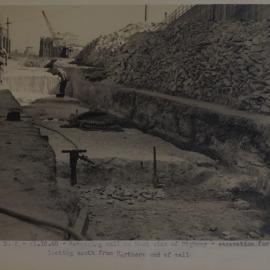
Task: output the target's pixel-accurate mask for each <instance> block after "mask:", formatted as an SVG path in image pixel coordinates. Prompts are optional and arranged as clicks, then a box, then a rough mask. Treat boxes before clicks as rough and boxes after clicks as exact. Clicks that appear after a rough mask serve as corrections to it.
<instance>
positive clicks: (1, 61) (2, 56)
mask: <svg viewBox="0 0 270 270" xmlns="http://www.w3.org/2000/svg"><path fill="white" fill-rule="evenodd" d="M4 65H5V66H7V52H6V50H5V49H4V48H0V84H3V77H4Z"/></svg>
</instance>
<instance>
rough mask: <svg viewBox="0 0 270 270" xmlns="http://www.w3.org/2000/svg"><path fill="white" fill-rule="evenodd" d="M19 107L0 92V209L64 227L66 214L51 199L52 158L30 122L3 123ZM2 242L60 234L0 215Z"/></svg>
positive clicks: (50, 152)
mask: <svg viewBox="0 0 270 270" xmlns="http://www.w3.org/2000/svg"><path fill="white" fill-rule="evenodd" d="M14 109H17V110H20V109H21V108H20V105H19V104H18V103H17V102H16V100H15V99H14V98H13V97H12V95H11V94H10V92H9V91H5V90H4V91H3V90H0V180H1V181H0V207H4V208H7V209H10V210H14V211H17V212H18V213H21V214H24V215H30V216H34V217H36V218H40V219H43V220H47V221H56V222H58V223H59V224H62V225H67V216H66V214H65V211H64V210H63V209H61V207H60V205H59V204H57V201H56V200H55V199H54V198H55V196H54V195H53V191H54V190H55V156H54V153H53V151H52V149H51V147H50V146H49V144H48V142H47V141H46V140H45V139H44V138H42V137H41V136H40V133H39V130H38V129H37V128H34V127H33V125H32V123H31V119H29V117H27V116H26V115H24V114H23V113H22V114H21V117H22V121H20V122H13V121H12V122H9V121H6V115H7V113H8V112H9V111H10V110H14ZM0 239H1V240H43V239H44V240H46V239H59V240H60V239H63V233H62V232H59V231H54V230H51V229H50V230H49V229H47V228H44V227H38V226H36V225H32V224H29V223H25V222H23V221H20V220H18V219H15V218H13V217H9V216H6V215H4V214H2V213H0Z"/></svg>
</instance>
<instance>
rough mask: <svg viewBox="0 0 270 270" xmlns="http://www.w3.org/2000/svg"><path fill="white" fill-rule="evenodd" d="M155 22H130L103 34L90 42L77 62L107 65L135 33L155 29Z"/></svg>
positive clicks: (89, 64) (77, 58)
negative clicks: (117, 29) (116, 29)
mask: <svg viewBox="0 0 270 270" xmlns="http://www.w3.org/2000/svg"><path fill="white" fill-rule="evenodd" d="M155 27H156V24H154V23H151V24H149V23H137V24H128V25H127V26H125V27H124V28H122V29H120V30H119V31H115V32H113V33H111V34H108V35H103V36H100V37H98V38H96V39H95V40H93V41H92V42H90V43H89V44H88V45H87V46H86V47H85V48H84V49H83V50H82V51H81V52H80V53H79V54H78V56H77V57H76V60H75V61H76V63H78V64H82V65H88V66H101V67H103V66H106V64H107V65H108V64H109V63H110V59H111V58H112V57H114V56H115V54H116V53H118V50H119V49H120V48H121V46H122V45H124V44H125V43H126V42H127V40H128V39H129V38H130V37H131V36H132V35H134V34H136V33H139V32H144V31H146V32H147V31H153V30H154V28H155Z"/></svg>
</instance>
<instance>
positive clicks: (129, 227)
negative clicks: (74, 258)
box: [24, 98, 270, 240]
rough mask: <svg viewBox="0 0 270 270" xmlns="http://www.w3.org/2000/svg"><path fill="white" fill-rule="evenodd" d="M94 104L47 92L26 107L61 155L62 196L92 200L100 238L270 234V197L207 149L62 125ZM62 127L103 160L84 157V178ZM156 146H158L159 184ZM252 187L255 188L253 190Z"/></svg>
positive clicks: (91, 234)
mask: <svg viewBox="0 0 270 270" xmlns="http://www.w3.org/2000/svg"><path fill="white" fill-rule="evenodd" d="M76 111H77V112H78V113H81V112H85V111H87V108H86V107H85V106H83V105H81V104H79V102H78V101H76V100H74V99H71V98H64V99H61V100H59V99H55V98H49V99H48V98H47V99H42V100H40V101H36V102H34V103H32V104H31V105H28V106H26V107H24V112H25V113H26V114H27V115H29V116H31V118H32V119H33V121H34V123H35V124H39V125H43V126H45V127H47V128H49V129H50V130H48V129H46V128H41V133H42V135H45V136H48V137H49V143H50V145H51V147H52V148H53V150H54V152H55V155H56V164H57V165H56V167H57V185H56V191H57V192H55V199H56V200H58V202H60V204H61V201H65V200H68V198H69V200H70V207H68V208H67V209H66V212H67V214H68V216H69V217H70V218H71V217H72V211H73V210H74V208H76V207H78V206H79V207H83V206H86V207H87V208H88V217H89V227H88V231H87V236H88V238H89V239H93V240H105V239H106V240H108V239H117V240H128V239H146V240H157V239H160V240H165V239H188V240H193V239H196V240H199V239H200V240H201V239H226V240H235V239H269V238H270V236H269V234H268V212H267V207H268V204H267V201H265V199H261V197H260V196H259V195H258V194H247V193H241V192H239V190H240V189H239V186H241V185H242V184H243V182H245V184H247V185H248V184H249V182H250V183H252V179H249V178H248V176H245V175H240V174H239V173H237V172H234V171H231V170H229V169H226V168H223V167H222V166H221V165H219V164H217V163H216V162H215V161H214V160H212V159H210V158H209V157H207V156H204V155H202V154H198V153H195V152H190V151H183V150H181V149H178V148H176V147H175V146H173V145H172V144H170V143H168V142H165V141H163V140H161V139H160V138H158V137H154V136H151V135H148V134H144V133H142V132H141V131H139V130H136V129H124V131H123V132H113V131H107V132H104V131H83V130H80V129H77V128H61V127H60V126H61V125H63V124H66V123H67V121H66V120H67V118H68V117H69V116H70V114H71V113H75V112H76ZM52 129H53V130H56V131H58V132H61V133H62V134H64V135H65V136H66V137H67V138H69V139H71V140H72V141H73V142H75V143H76V145H77V146H78V147H79V148H81V149H86V150H87V156H88V157H89V158H90V159H91V160H93V161H94V162H95V165H91V164H89V163H87V162H84V161H79V164H78V169H77V171H78V184H77V185H76V186H74V187H70V184H69V157H68V155H67V154H63V153H62V150H64V149H72V148H73V146H72V144H71V143H70V142H68V141H67V140H66V139H65V138H63V137H62V136H60V135H59V133H56V132H54V131H52ZM153 146H156V148H157V175H158V178H159V181H160V187H158V188H154V186H153V184H152V175H153V163H152V159H153V153H152V149H153ZM248 195H251V196H248Z"/></svg>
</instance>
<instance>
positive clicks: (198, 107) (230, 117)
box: [67, 68, 270, 179]
mask: <svg viewBox="0 0 270 270" xmlns="http://www.w3.org/2000/svg"><path fill="white" fill-rule="evenodd" d="M67 71H68V73H69V75H70V78H71V86H70V87H71V88H72V91H73V96H74V97H76V98H79V99H80V100H82V101H84V102H87V103H88V104H89V105H90V107H93V108H101V109H106V110H108V111H110V112H112V113H114V114H118V115H119V116H122V117H125V118H127V119H129V120H130V121H131V122H132V123H134V124H135V125H136V126H137V127H139V128H140V129H142V130H144V131H146V132H148V133H151V134H155V135H158V136H160V137H162V138H164V139H165V140H167V141H170V142H172V143H173V144H175V145H177V146H179V147H181V148H183V149H187V150H192V151H197V152H200V153H204V154H206V155H208V156H210V157H212V158H214V159H216V160H219V161H220V162H221V163H222V164H223V165H226V166H229V167H230V168H237V169H239V168H240V167H241V166H242V165H243V163H245V162H246V160H245V158H246V156H247V155H248V156H249V157H251V156H252V160H256V162H257V163H256V162H255V163H256V164H257V165H258V164H261V163H264V162H266V163H267V162H268V157H269V154H270V141H269V140H268V138H269V135H270V123H268V122H266V121H264V118H263V117H262V118H256V116H254V115H253V116H252V115H249V114H246V113H244V112H239V111H233V110H229V109H227V108H225V107H223V106H220V105H213V106H211V107H210V106H209V104H208V103H205V102H198V101H195V100H189V99H181V98H176V97H172V96H168V95H164V94H157V93H153V92H149V91H144V90H137V89H131V88H126V87H123V86H121V85H116V84H112V83H111V82H105V81H103V82H95V83H94V82H90V81H87V80H86V79H85V76H86V74H87V72H88V71H87V69H79V68H68V69H67ZM240 163H241V164H242V165H241V166H240V165H239V164H240ZM255 163H254V164H255ZM254 164H253V165H252V164H246V165H245V166H242V168H240V170H241V171H244V172H247V170H248V173H249V174H252V175H254V177H258V176H260V177H261V179H264V178H267V179H268V170H267V168H266V167H265V170H264V169H263V167H264V166H265V165H264V166H262V167H260V168H259V167H258V166H257V165H256V164H255V165H254ZM244 167H245V168H244Z"/></svg>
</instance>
